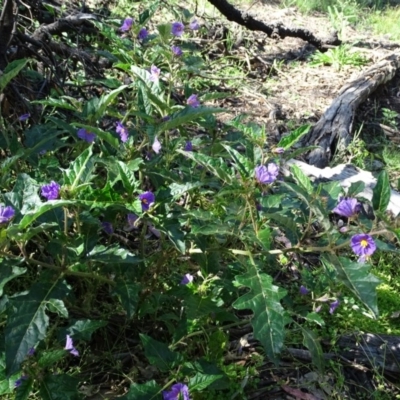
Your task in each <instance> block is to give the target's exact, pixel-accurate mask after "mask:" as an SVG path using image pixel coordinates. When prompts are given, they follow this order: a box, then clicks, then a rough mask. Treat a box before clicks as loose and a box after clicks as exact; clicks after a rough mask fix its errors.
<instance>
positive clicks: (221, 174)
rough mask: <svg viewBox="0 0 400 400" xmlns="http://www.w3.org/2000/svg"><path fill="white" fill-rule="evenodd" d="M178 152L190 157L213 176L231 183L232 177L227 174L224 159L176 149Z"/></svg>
mask: <svg viewBox="0 0 400 400" xmlns="http://www.w3.org/2000/svg"><path fill="white" fill-rule="evenodd" d="M177 152H178V153H181V154H183V155H184V156H185V157H187V158H190V159H191V160H193V161H195V162H196V163H197V164H199V165H201V166H202V167H204V168H205V169H207V170H208V171H209V172H211V173H212V174H213V175H214V176H216V177H218V178H219V179H221V180H222V181H223V182H225V183H232V181H233V177H232V176H230V175H229V173H228V172H230V171H229V170H228V167H227V165H226V161H225V160H224V159H222V158H215V157H209V156H207V155H205V154H202V153H195V152H193V151H184V150H180V149H178V150H177Z"/></svg>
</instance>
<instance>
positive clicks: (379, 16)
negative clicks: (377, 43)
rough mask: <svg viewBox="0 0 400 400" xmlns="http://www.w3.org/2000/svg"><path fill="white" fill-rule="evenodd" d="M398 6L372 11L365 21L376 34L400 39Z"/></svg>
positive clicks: (399, 8) (399, 11) (399, 10)
mask: <svg viewBox="0 0 400 400" xmlns="http://www.w3.org/2000/svg"><path fill="white" fill-rule="evenodd" d="M399 18H400V7H397V8H387V9H385V10H383V11H380V10H378V11H376V12H374V13H372V14H371V15H370V16H369V18H368V21H367V23H368V24H369V25H370V26H371V27H372V28H373V30H374V32H375V33H376V34H380V35H388V36H389V39H391V40H399V39H400V24H399Z"/></svg>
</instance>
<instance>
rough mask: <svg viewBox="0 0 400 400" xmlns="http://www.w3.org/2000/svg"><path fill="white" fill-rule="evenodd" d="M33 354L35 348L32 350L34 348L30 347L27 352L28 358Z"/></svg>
mask: <svg viewBox="0 0 400 400" xmlns="http://www.w3.org/2000/svg"><path fill="white" fill-rule="evenodd" d="M34 354H35V348H34V347H31V348H30V349H29V351H28V356H29V357H32V356H33V355H34Z"/></svg>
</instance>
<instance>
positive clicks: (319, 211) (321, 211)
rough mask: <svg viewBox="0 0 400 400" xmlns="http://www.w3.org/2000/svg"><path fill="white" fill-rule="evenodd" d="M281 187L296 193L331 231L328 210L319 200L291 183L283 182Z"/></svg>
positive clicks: (324, 226)
mask: <svg viewBox="0 0 400 400" xmlns="http://www.w3.org/2000/svg"><path fill="white" fill-rule="evenodd" d="M281 185H282V186H284V187H286V188H287V189H289V190H290V191H292V192H293V193H295V194H296V195H297V196H298V197H299V199H300V200H301V201H303V202H304V204H305V205H307V207H308V208H310V209H311V211H313V213H314V215H315V217H316V218H317V220H318V221H319V222H320V223H321V225H322V226H323V228H324V229H325V230H326V231H330V230H331V223H330V221H329V218H328V210H327V209H326V207H323V206H322V204H321V201H320V200H319V199H318V198H315V197H312V196H311V195H310V194H308V193H307V192H306V191H305V190H304V189H303V188H302V187H301V186H298V185H295V184H294V183H291V182H281Z"/></svg>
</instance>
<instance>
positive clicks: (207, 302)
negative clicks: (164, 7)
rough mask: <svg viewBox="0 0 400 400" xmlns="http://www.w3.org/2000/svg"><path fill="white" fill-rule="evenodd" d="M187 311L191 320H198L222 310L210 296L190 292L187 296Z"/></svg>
mask: <svg viewBox="0 0 400 400" xmlns="http://www.w3.org/2000/svg"><path fill="white" fill-rule="evenodd" d="M184 304H185V311H186V316H187V318H188V319H189V320H197V319H199V318H202V317H209V316H210V315H212V314H213V313H214V314H217V313H218V312H220V311H222V310H221V309H220V308H219V307H218V306H217V303H215V302H214V301H213V300H212V299H211V298H210V297H202V296H200V295H198V294H193V293H190V294H188V295H187V297H186V298H185V302H184Z"/></svg>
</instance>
